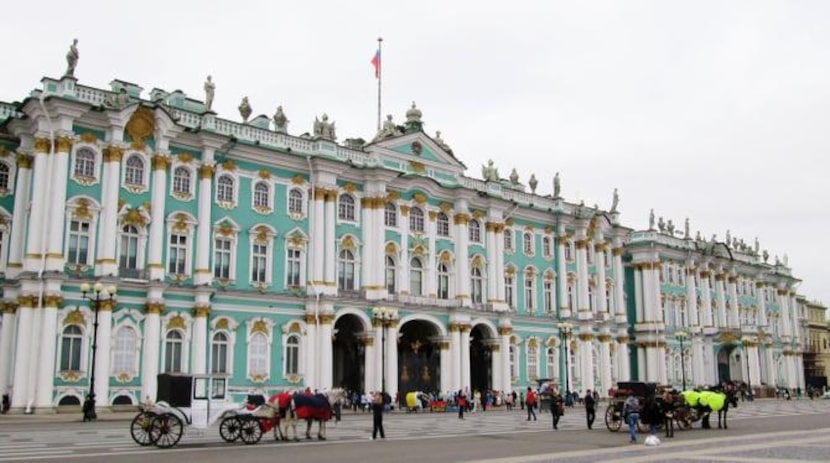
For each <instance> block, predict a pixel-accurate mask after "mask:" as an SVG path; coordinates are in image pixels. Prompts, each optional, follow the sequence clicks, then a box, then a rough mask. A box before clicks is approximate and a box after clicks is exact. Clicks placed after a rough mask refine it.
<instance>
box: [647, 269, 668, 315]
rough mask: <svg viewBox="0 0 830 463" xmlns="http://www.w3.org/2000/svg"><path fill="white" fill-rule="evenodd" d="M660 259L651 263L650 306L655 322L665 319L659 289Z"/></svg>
mask: <svg viewBox="0 0 830 463" xmlns="http://www.w3.org/2000/svg"><path fill="white" fill-rule="evenodd" d="M660 265H661V263H660V261H656V262H654V263H653V264H652V265H651V272H650V273H651V290H652V292H651V307H652V310H653V312H652V313H653V315H654V318H652V320H654V321H656V322H663V321H665V314H664V310H663V303H662V301H663V298H662V292H661V289H660Z"/></svg>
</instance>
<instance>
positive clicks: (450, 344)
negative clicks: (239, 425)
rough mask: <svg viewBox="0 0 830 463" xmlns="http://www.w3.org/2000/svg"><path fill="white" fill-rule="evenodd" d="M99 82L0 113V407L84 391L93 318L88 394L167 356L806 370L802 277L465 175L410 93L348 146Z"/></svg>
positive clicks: (673, 375)
mask: <svg viewBox="0 0 830 463" xmlns="http://www.w3.org/2000/svg"><path fill="white" fill-rule="evenodd" d="M111 87H112V88H110V89H98V88H92V87H88V86H84V85H81V84H80V83H79V82H78V81H77V80H76V79H75V78H73V77H63V78H61V79H52V78H44V79H43V80H42V86H41V87H40V88H39V89H36V90H34V91H33V92H32V93H31V94H30V95H28V96H26V97H25V98H23V100H22V102H19V103H18V102H16V103H0V283H1V284H0V288H2V314H3V316H2V329H1V330H0V393H8V394H10V397H11V404H12V408H13V410H16V411H22V410H25V411H32V410H34V411H46V410H52V409H53V408H54V407H56V406H58V405H71V404H78V403H80V402H81V401H82V400H83V396H84V395H85V393H86V391H88V389H89V380H90V376H91V375H90V373H91V370H92V368H93V365H92V361H93V355H92V345H93V333H94V331H95V330H94V326H93V325H94V320H95V319H96V314H97V319H98V322H99V323H98V329H97V354H96V355H95V356H94V357H95V366H94V369H95V391H96V393H97V398H98V400H97V401H98V404H99V406H105V405H110V404H129V403H132V404H135V403H138V402H139V401H141V400H142V399H143V398H144V397H147V396H150V397H154V396H155V392H156V376H157V374H159V373H163V372H182V373H206V372H208V373H213V374H217V375H225V376H227V377H228V378H229V384H230V388H231V391H232V392H235V393H238V394H244V393H248V392H251V391H263V392H272V391H274V390H281V389H287V388H305V387H310V388H312V389H324V388H332V387H346V388H349V389H354V390H369V391H371V390H380V389H382V388H384V389H386V390H387V391H389V392H390V393H391V394H393V395H394V394H395V393H396V392H398V391H400V392H401V393H404V392H407V391H411V390H433V391H451V390H459V389H469V390H474V389H476V390H482V389H494V390H503V391H507V390H512V389H519V388H524V387H526V386H528V385H536V384H537V381H538V380H539V379H542V378H550V379H553V380H555V381H558V382H559V383H560V384H562V385H563V388H564V387H568V388H570V389H576V390H580V391H583V392H584V390H585V389H588V388H590V389H598V390H599V391H600V393H601V394H602V395H605V394H606V392H607V391H608V389H609V388H611V387H613V386H614V385H615V383H616V381H621V380H629V379H639V380H647V381H657V382H660V383H665V384H674V385H676V386H678V387H679V386H680V385H681V381H682V378H683V377H685V378H686V382H687V384H688V385H692V384H710V383H715V382H717V381H719V380H725V379H733V380H744V381H745V380H747V379H749V382H750V383H751V384H752V385H754V386H755V385H760V384H762V383H764V384H768V385H782V386H784V385H785V386H790V387H798V386H801V387H803V386H804V381H803V374H802V373H801V372H803V368H802V341H803V337H802V324H803V320H804V313H803V308H802V307H801V306H800V305H799V303H798V302H797V300H796V293H795V289H794V285H795V284H796V283H797V282H798V280H797V279H796V278H794V277H793V276H792V273H791V270H790V269H789V268H788V267H787V266H786V265H785V263H781V262H776V263H775V264H768V263H766V259H764V258H762V257H761V253H760V252H759V249H758V248H757V246H755V247H750V246H747V245H745V244H743V243H742V242H739V241H738V240H731V242H730V240H729V239H727V240H726V242H720V241H717V240H714V239H713V240H703V239H700V238H697V239H695V238H692V237H690V236H689V235H688V230H686V233H678V232H675V231H674V230H673V227H668V228H666V227H664V226H663V225H662V223H661V226H660V227H659V228H656V229H655V227H654V226H653V225H654V224H653V223H652V224H651V225H652V226H650V227H649V228H650V230H642V231H635V230H633V229H632V228H628V227H626V226H624V225H623V224H622V223H621V221H620V213H619V212H617V211H616V210H614V209H616V207H613V208H612V210H611V211H604V210H600V209H597V208H595V207H587V206H584V205H581V204H575V203H573V202H568V201H566V200H565V199H564V198H561V197H558V196H559V195H558V194H557V195H554V196H555V197H552V196H542V195H538V194H535V193H534V191H533V190H534V189H535V188H534V189H529V188H528V187H526V186H525V185H522V184H520V183H519V182H518V181H517V180H516V179H515V177H514V178H513V179H502V178H500V177H498V175H497V173H496V172H495V169H492V168H491V169H488V170H487V171H485V172H483V174H485V176H486V180H479V179H477V178H473V177H469V176H467V175H465V170H466V168H465V166H464V164H463V163H462V162H461V161H460V160H459V159H458V158H457V157H456V156H455V154H454V153H453V152H452V150H451V149H450V148H449V147H448V146H447V144H446V143H445V142H444V141H442V140H441V139H440V137H438V136H435V137H431V136H429V135H427V134H426V133H424V131H423V130H422V128H423V123H422V120H421V118H422V114H421V111H420V110H419V109H417V108H416V107H415V105H414V104H413V107H412V108H410V109H409V110H408V111H407V112H406V120H405V122H404V123H403V124H402V125H400V126H395V125H394V124H391V122H390V123H387V124H386V125H384V129H383V130H382V131H381V132H380V133H379V134H377V136H375V137H374V140H373V141H371V142H368V143H365V142H363V141H362V140H359V139H350V140H346V141H345V143H338V142H337V140H336V137H335V134H334V125H333V124H332V123H329V122H328V121H327V120H326V118H325V117H323V119H322V120H321V121H315V122H314V124H313V126H314V130H313V132H312V133H313V135H303V136H297V135H293V134H291V133H289V132H288V130H287V127H286V124H285V123H284V122H282V123H281V125H277V126H276V127H274V128H273V129H272V121H271V120H269V119H268V118H267V117H264V116H259V117H256V118H254V119H252V120H250V121H246V122H243V123H240V122H235V121H231V120H228V119H224V118H222V117H219V116H218V115H217V114H215V113H213V112H211V111H210V110H208V108H207V107H206V105H205V104H204V103H203V102H201V101H198V100H195V99H192V98H189V97H187V96H186V95H184V94H183V93H182V92H180V91H175V92H167V91H164V90H161V89H153V90H152V91H150V92H149V94H145V92H144V91H143V89H142V88H141V87H139V86H137V85H135V84H131V83H128V82H124V81H120V80H115V81H113V82H112V84H111ZM311 125H312V123H311V121H309V126H311ZM550 170H551V171H553V170H554V169H553V168H551V169H550ZM540 174H541V172H540ZM652 222H653V221H652ZM661 222H662V220H661ZM99 281H100V282H102V283H103V284H104V285H107V286H108V285H111V284H114V285H117V288H118V289H117V293H116V294H115V295H114V298H110V297H109V296H110V295H108V294H101V296H103V299H101V301H100V302H99V303H95V304H93V303H91V302H90V301H89V300H88V299H86V298H84V294H83V293H82V292H81V289H80V288H81V285H82V284H84V283H87V284H90V283H95V282H99ZM86 296H90V294H89V293H87V294H86ZM92 297H95V295H94V293H93V294H92ZM96 309H97V310H96ZM679 332H682V333H684V334H686V337H685V338H679V337H678V336H676V334H677V333H679ZM681 336H682V335H681ZM681 340H682V341H683V353H682V354H681V351H680V341H681ZM681 365H684V366H685V369H686V371H685V375H684V374H683V373H682V372H681ZM566 381H567V383H568V384H567V386H566V385H565V382H566Z"/></svg>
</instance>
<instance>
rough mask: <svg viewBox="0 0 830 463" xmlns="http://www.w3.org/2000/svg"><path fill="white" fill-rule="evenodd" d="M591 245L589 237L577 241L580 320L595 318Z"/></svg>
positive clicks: (578, 314)
mask: <svg viewBox="0 0 830 463" xmlns="http://www.w3.org/2000/svg"><path fill="white" fill-rule="evenodd" d="M590 245H591V243H590V241H588V239H587V238H586V239H582V240H578V241H577V242H576V278H577V282H576V291H577V318H578V319H579V320H589V319H591V318H593V314H592V313H591V309H590V306H589V301H588V246H590ZM583 384H585V383H584V382H583ZM586 387H590V386H586Z"/></svg>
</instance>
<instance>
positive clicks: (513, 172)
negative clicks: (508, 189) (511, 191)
mask: <svg viewBox="0 0 830 463" xmlns="http://www.w3.org/2000/svg"><path fill="white" fill-rule="evenodd" d="M510 183H512V184H513V185H514V186H515V185H518V184H519V173H518V172H516V168H515V167H514V168H513V170H511V171H510Z"/></svg>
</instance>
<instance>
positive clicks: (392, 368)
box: [386, 322, 398, 397]
mask: <svg viewBox="0 0 830 463" xmlns="http://www.w3.org/2000/svg"><path fill="white" fill-rule="evenodd" d="M386 365H387V366H386V389H387V390H388V392H389V395H390V396H392V397H395V396H396V395H397V394H398V324H397V322H393V323H391V324H390V325H389V326H388V327H387V328H386Z"/></svg>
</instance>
